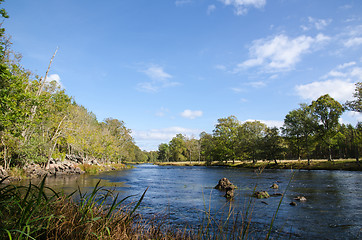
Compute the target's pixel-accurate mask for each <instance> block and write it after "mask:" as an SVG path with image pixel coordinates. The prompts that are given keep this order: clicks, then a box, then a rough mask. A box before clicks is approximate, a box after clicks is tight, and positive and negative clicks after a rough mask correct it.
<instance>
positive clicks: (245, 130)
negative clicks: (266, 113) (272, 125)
mask: <svg viewBox="0 0 362 240" xmlns="http://www.w3.org/2000/svg"><path fill="white" fill-rule="evenodd" d="M239 131H240V135H241V136H243V137H242V139H241V143H240V144H241V145H243V146H244V148H245V153H246V154H247V156H248V157H249V158H251V159H252V160H253V163H256V162H257V158H258V157H260V153H261V150H262V139H263V138H264V136H265V134H266V131H267V126H266V125H265V124H264V123H261V122H259V121H253V122H245V123H244V124H242V126H241V128H240V130H239Z"/></svg>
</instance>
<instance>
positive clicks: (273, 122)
mask: <svg viewBox="0 0 362 240" xmlns="http://www.w3.org/2000/svg"><path fill="white" fill-rule="evenodd" d="M254 121H259V122H261V123H264V124H265V125H267V126H268V127H270V128H271V127H277V128H280V127H282V126H283V124H284V121H278V120H256V119H248V120H246V121H245V122H254Z"/></svg>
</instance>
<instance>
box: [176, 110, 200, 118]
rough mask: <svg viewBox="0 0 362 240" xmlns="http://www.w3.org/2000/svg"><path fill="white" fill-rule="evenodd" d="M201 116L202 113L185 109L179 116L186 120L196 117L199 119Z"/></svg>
mask: <svg viewBox="0 0 362 240" xmlns="http://www.w3.org/2000/svg"><path fill="white" fill-rule="evenodd" d="M202 114H203V112H202V111H200V110H196V111H192V110H189V109H186V110H185V111H183V112H182V113H181V116H182V117H184V118H188V119H195V118H197V117H201V116H202Z"/></svg>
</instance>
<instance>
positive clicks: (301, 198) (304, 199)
mask: <svg viewBox="0 0 362 240" xmlns="http://www.w3.org/2000/svg"><path fill="white" fill-rule="evenodd" d="M294 200H298V201H300V202H305V201H307V199H306V198H305V197H304V196H298V197H295V198H294Z"/></svg>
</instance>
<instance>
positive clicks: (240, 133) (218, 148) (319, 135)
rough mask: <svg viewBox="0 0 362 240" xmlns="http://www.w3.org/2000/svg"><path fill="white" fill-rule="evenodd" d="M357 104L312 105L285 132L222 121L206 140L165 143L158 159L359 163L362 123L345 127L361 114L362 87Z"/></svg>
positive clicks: (327, 101) (325, 100)
mask: <svg viewBox="0 0 362 240" xmlns="http://www.w3.org/2000/svg"><path fill="white" fill-rule="evenodd" d="M354 98H355V100H354V101H350V102H346V103H345V104H344V105H342V104H340V103H339V102H337V101H336V100H334V99H333V98H332V97H330V96H329V95H328V94H327V95H323V96H321V97H319V98H318V99H317V100H315V101H313V102H312V103H311V104H310V105H307V104H301V105H300V107H299V108H298V109H295V110H292V111H290V112H289V113H288V114H287V115H286V116H285V119H284V125H283V127H281V128H280V129H278V128H277V127H272V128H270V127H268V126H267V125H265V124H264V123H261V122H259V121H253V122H244V123H242V122H240V121H239V120H238V119H237V118H236V117H235V116H229V117H227V118H220V119H218V121H217V124H216V126H215V129H214V130H213V132H212V133H211V134H210V133H206V132H202V133H201V134H200V139H194V138H187V137H185V136H184V135H182V134H177V135H176V136H175V137H174V138H173V139H172V140H171V141H170V142H169V143H163V144H160V145H159V147H158V151H157V152H154V153H153V155H151V156H153V160H156V159H155V158H156V157H157V160H158V161H162V162H167V161H206V162H207V163H211V162H212V161H225V162H228V161H234V160H253V162H256V161H257V160H274V161H275V162H277V161H276V160H277V159H308V160H310V159H312V158H313V159H322V158H324V159H328V160H332V159H333V158H356V160H357V161H358V158H359V153H360V152H361V147H362V124H361V123H360V122H359V123H358V124H357V125H356V126H352V125H350V124H347V125H345V124H340V123H339V118H340V116H341V115H342V113H343V112H344V111H346V110H350V111H356V112H361V106H362V104H361V103H362V84H361V83H360V82H359V83H357V84H356V90H355V93H354Z"/></svg>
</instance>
